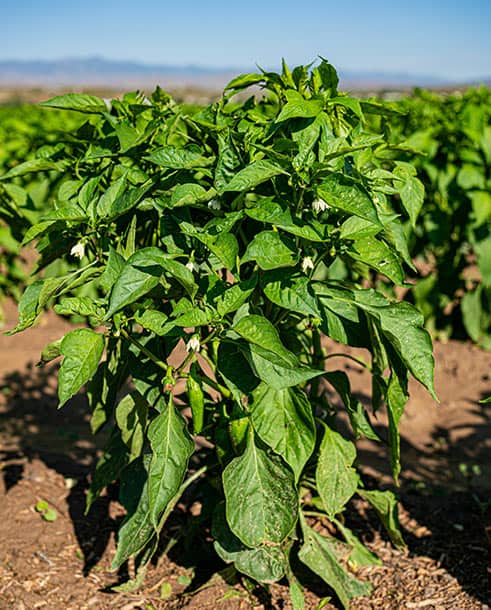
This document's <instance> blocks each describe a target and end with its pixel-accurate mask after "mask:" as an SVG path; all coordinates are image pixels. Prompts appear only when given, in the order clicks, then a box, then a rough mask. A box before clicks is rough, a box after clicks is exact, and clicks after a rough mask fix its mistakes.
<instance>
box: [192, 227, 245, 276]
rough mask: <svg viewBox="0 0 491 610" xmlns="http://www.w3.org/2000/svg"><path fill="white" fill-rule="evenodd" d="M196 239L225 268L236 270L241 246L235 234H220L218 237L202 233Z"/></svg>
mask: <svg viewBox="0 0 491 610" xmlns="http://www.w3.org/2000/svg"><path fill="white" fill-rule="evenodd" d="M195 237H196V238H197V239H199V240H200V241H201V242H202V243H204V244H205V246H207V248H209V249H210V251H211V252H213V254H214V255H215V256H216V257H217V258H218V260H219V261H220V263H221V264H222V265H223V266H224V267H226V268H227V269H234V268H235V266H236V262H237V256H238V254H239V244H238V242H237V238H236V237H235V235H233V233H219V234H218V235H217V236H211V235H206V234H205V233H201V234H197V235H195Z"/></svg>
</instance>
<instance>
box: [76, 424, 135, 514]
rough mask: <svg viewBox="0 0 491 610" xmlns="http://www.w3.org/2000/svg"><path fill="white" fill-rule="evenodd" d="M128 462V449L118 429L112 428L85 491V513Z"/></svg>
mask: <svg viewBox="0 0 491 610" xmlns="http://www.w3.org/2000/svg"><path fill="white" fill-rule="evenodd" d="M127 463H128V451H127V449H126V445H125V444H124V443H123V442H122V440H121V434H120V433H119V430H117V429H114V430H113V432H112V434H111V436H110V437H109V440H108V441H107V443H106V446H105V447H104V452H103V454H102V455H101V457H100V458H99V459H98V460H97V464H96V467H95V471H94V474H93V476H92V481H91V483H90V487H89V490H88V492H87V500H86V506H85V514H87V513H88V512H89V510H90V508H91V506H92V504H93V503H94V502H95V500H96V499H97V498H98V497H99V495H100V493H101V491H102V490H103V489H104V488H105V487H107V486H108V485H109V484H110V483H112V482H113V481H115V480H116V479H117V478H118V477H119V475H120V473H121V471H122V470H123V468H124V467H125V466H126V465H127Z"/></svg>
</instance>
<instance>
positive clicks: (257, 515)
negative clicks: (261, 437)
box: [223, 433, 298, 547]
mask: <svg viewBox="0 0 491 610" xmlns="http://www.w3.org/2000/svg"><path fill="white" fill-rule="evenodd" d="M223 491H224V493H225V500H226V514H227V522H228V524H229V526H230V529H231V530H232V532H233V533H234V534H235V535H236V536H237V537H238V538H239V539H240V540H241V541H242V542H243V544H245V545H246V546H249V547H257V546H260V545H261V544H262V543H280V542H283V540H284V539H285V538H286V537H287V536H288V534H290V532H291V531H292V529H293V528H294V526H295V523H296V521H297V512H298V497H297V491H296V488H295V483H294V477H293V472H292V471H291V470H290V468H289V467H288V466H287V465H286V464H285V462H284V461H283V460H282V458H281V457H280V456H278V455H277V454H275V453H273V452H272V451H271V450H270V449H267V448H263V446H262V445H261V444H257V443H256V441H255V438H254V435H253V433H250V434H249V439H248V442H247V447H246V450H245V452H244V453H243V455H241V456H240V457H237V458H235V459H233V460H232V461H231V462H230V463H229V464H228V465H227V466H226V468H225V470H224V471H223Z"/></svg>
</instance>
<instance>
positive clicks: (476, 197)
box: [469, 191, 491, 227]
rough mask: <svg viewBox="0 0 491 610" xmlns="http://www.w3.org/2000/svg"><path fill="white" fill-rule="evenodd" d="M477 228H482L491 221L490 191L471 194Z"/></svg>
mask: <svg viewBox="0 0 491 610" xmlns="http://www.w3.org/2000/svg"><path fill="white" fill-rule="evenodd" d="M469 197H470V200H471V203H472V210H473V212H474V218H475V219H476V226H478V227H479V226H481V225H482V224H483V223H485V222H489V220H490V219H491V193H489V192H488V191H473V192H470V193H469Z"/></svg>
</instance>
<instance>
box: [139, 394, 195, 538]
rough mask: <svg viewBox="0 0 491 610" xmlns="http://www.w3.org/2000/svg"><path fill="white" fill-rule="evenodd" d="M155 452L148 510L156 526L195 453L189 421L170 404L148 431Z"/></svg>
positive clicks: (150, 479)
mask: <svg viewBox="0 0 491 610" xmlns="http://www.w3.org/2000/svg"><path fill="white" fill-rule="evenodd" d="M148 439H149V441H150V445H151V448H152V451H153V454H152V459H151V462H150V467H149V471H148V510H149V512H150V518H151V521H152V523H153V525H154V527H157V526H158V523H159V520H160V517H161V515H162V513H163V512H164V510H165V508H166V507H167V505H168V503H169V502H170V501H171V499H172V498H173V497H174V496H175V495H176V493H177V491H178V490H179V487H180V486H181V483H182V481H183V479H184V475H185V473H186V470H187V466H188V460H189V458H190V457H191V455H192V454H193V451H194V443H193V441H192V439H191V437H190V436H189V433H188V431H187V429H186V422H185V421H184V419H183V418H182V417H181V415H180V414H179V413H178V412H177V411H176V408H175V407H174V404H173V402H169V404H168V405H167V406H165V407H164V408H163V409H162V412H161V413H160V414H159V415H158V416H157V417H156V418H155V419H154V420H153V421H152V423H151V424H150V426H149V428H148Z"/></svg>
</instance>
